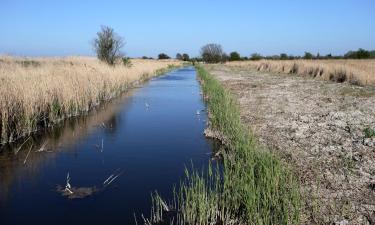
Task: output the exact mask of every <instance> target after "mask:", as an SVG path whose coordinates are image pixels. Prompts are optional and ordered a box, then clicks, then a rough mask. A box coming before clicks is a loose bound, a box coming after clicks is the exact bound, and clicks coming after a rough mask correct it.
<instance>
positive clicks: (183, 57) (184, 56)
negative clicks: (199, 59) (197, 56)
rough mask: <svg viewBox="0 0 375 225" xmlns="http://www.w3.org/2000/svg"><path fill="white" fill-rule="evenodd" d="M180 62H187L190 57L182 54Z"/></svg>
mask: <svg viewBox="0 0 375 225" xmlns="http://www.w3.org/2000/svg"><path fill="white" fill-rule="evenodd" d="M182 60H184V61H189V60H190V56H189V55H188V54H186V53H184V54H182Z"/></svg>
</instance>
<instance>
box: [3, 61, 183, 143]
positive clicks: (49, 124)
mask: <svg viewBox="0 0 375 225" xmlns="http://www.w3.org/2000/svg"><path fill="white" fill-rule="evenodd" d="M185 66H186V64H182V63H181V65H179V66H176V65H173V64H169V65H167V67H165V68H162V69H157V70H155V71H154V73H152V74H149V73H144V74H142V75H141V77H140V78H139V79H138V80H136V81H133V82H130V83H124V84H121V85H119V88H118V89H117V90H113V92H112V94H111V95H110V97H108V98H101V99H100V101H99V103H98V104H91V105H90V106H89V107H88V108H85V109H78V113H77V110H76V109H75V110H74V111H75V112H74V113H64V114H59V113H58V112H57V113H56V112H53V111H54V109H56V108H59V105H58V102H53V103H51V104H52V105H51V107H50V110H49V111H48V112H42V113H41V115H39V116H38V118H40V119H39V120H37V121H34V123H33V124H31V127H24V128H23V129H29V131H28V132H24V133H22V134H21V135H18V136H13V137H12V138H11V140H9V138H8V139H7V140H5V141H4V140H0V148H1V147H3V146H5V145H9V144H11V145H17V144H19V143H21V142H22V141H25V140H26V139H27V138H29V137H30V136H32V135H35V134H38V133H39V132H42V131H45V130H47V129H53V127H55V126H58V125H59V124H61V123H62V122H63V121H64V120H67V119H71V118H76V117H81V116H86V115H87V114H88V113H90V112H91V111H92V110H94V109H96V108H98V107H100V106H101V105H102V104H103V103H106V102H110V101H111V100H113V99H115V98H117V97H119V96H120V95H122V94H124V93H126V92H127V91H129V90H130V89H132V88H135V87H137V86H139V85H141V84H144V83H145V82H147V81H149V80H150V79H152V78H155V77H158V76H161V75H163V74H166V73H169V72H171V71H173V70H176V69H179V68H182V67H185ZM98 98H100V96H98ZM71 108H74V106H72V107H71ZM50 114H53V116H52V117H51V118H53V119H50V118H49V117H48V115H50ZM35 124H36V125H35ZM32 127H35V128H34V129H32Z"/></svg>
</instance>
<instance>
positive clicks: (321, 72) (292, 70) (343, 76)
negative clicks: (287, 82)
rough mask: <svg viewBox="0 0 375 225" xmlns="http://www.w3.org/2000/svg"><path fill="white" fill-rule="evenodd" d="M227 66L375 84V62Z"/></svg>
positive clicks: (269, 62)
mask: <svg viewBox="0 0 375 225" xmlns="http://www.w3.org/2000/svg"><path fill="white" fill-rule="evenodd" d="M227 64H228V65H229V66H239V67H242V68H249V69H256V70H258V71H267V72H275V73H288V74H299V75H304V76H311V77H314V78H318V79H323V80H331V81H336V82H349V83H352V84H358V85H374V84H375V60H260V61H241V62H229V63H227Z"/></svg>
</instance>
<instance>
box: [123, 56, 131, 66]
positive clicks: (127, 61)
mask: <svg viewBox="0 0 375 225" xmlns="http://www.w3.org/2000/svg"><path fill="white" fill-rule="evenodd" d="M122 63H123V64H124V66H126V67H131V66H132V65H133V64H132V62H131V60H130V58H128V57H123V58H122Z"/></svg>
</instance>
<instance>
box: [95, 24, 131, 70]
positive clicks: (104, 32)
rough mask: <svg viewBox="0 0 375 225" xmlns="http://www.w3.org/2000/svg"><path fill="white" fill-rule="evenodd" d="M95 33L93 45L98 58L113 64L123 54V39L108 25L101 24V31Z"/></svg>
mask: <svg viewBox="0 0 375 225" xmlns="http://www.w3.org/2000/svg"><path fill="white" fill-rule="evenodd" d="M96 34H97V37H96V38H95V39H94V41H93V47H94V50H95V52H96V55H97V57H98V59H99V60H101V61H104V62H106V63H108V64H109V65H114V64H115V62H116V60H117V59H119V58H121V57H122V56H123V54H122V53H121V48H122V47H124V45H125V42H124V39H123V38H122V37H120V36H119V35H118V34H116V33H115V32H114V30H113V28H111V27H108V26H102V27H101V31H99V32H98V33H96Z"/></svg>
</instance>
